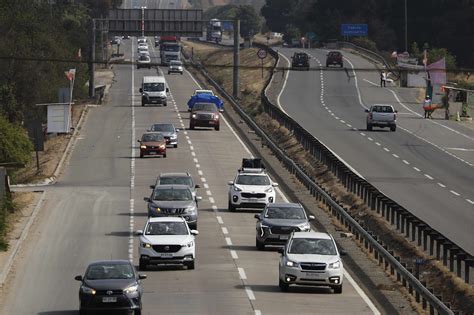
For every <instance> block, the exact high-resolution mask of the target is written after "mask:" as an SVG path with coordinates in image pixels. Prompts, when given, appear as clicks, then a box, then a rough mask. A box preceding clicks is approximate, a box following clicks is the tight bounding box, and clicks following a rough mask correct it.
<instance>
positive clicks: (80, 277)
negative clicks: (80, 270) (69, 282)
mask: <svg viewBox="0 0 474 315" xmlns="http://www.w3.org/2000/svg"><path fill="white" fill-rule="evenodd" d="M74 280H77V281H82V280H83V279H82V276H81V275H78V276H75V277H74Z"/></svg>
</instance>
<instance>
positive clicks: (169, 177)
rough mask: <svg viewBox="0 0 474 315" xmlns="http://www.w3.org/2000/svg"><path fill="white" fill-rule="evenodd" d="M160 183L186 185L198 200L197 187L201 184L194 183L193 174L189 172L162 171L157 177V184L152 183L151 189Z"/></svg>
mask: <svg viewBox="0 0 474 315" xmlns="http://www.w3.org/2000/svg"><path fill="white" fill-rule="evenodd" d="M158 185H186V186H188V187H189V189H191V192H192V194H193V197H194V199H195V200H196V202H197V199H196V197H197V192H196V189H197V188H201V186H199V185H197V184H194V181H193V178H192V176H191V174H189V173H188V172H186V173H184V172H183V173H177V172H176V173H160V175H159V176H158V178H157V179H156V182H155V185H151V186H150V188H151V189H155V187H156V186H158Z"/></svg>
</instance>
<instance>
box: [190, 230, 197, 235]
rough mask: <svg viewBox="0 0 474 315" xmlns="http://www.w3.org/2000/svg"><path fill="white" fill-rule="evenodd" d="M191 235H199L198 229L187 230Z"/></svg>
mask: <svg viewBox="0 0 474 315" xmlns="http://www.w3.org/2000/svg"><path fill="white" fill-rule="evenodd" d="M189 232H190V233H191V234H192V235H199V231H198V230H191V231H189Z"/></svg>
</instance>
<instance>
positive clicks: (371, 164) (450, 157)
mask: <svg viewBox="0 0 474 315" xmlns="http://www.w3.org/2000/svg"><path fill="white" fill-rule="evenodd" d="M298 50H301V49H298ZM279 51H280V53H281V55H282V56H284V57H283V61H287V62H288V61H289V60H290V58H291V56H292V55H293V52H294V51H296V49H289V48H281V49H279ZM306 52H308V53H309V54H310V56H311V57H312V58H311V67H319V66H321V65H323V66H325V61H326V53H327V51H326V50H320V49H309V50H308V49H306ZM343 54H344V56H345V59H344V67H346V68H347V69H348V70H349V71H348V73H349V76H348V75H346V72H345V71H338V70H339V69H335V70H334V71H330V70H327V71H326V70H323V71H320V70H313V71H309V72H308V71H290V73H289V75H288V80H287V82H286V86H285V88H284V90H283V91H282V92H281V93H280V94H281V95H279V102H280V106H281V108H282V109H283V110H284V111H286V112H287V113H288V114H289V115H290V116H291V117H293V118H294V119H295V120H296V121H298V122H299V123H300V124H301V125H302V126H303V127H304V128H305V129H307V130H308V131H309V132H311V133H312V134H313V135H314V136H315V137H317V138H318V139H319V140H321V141H322V142H323V143H324V144H326V145H327V146H328V147H329V148H330V149H331V150H332V151H333V152H334V153H335V154H336V155H338V156H339V157H341V159H343V160H344V161H345V162H346V164H348V165H350V167H352V169H354V170H355V171H356V172H357V173H359V174H360V175H361V176H362V177H364V178H365V179H367V180H368V181H369V182H371V183H372V184H373V185H375V186H376V187H377V188H378V189H380V190H381V191H382V192H383V193H385V194H386V195H388V196H389V197H390V198H392V199H394V200H395V201H396V202H398V203H399V204H401V205H403V206H404V207H405V208H406V209H408V210H409V211H410V212H412V213H413V214H415V215H416V216H418V217H419V218H421V219H422V220H424V221H425V222H427V223H428V224H430V225H431V226H432V227H433V228H435V229H436V230H438V231H439V232H441V233H443V234H444V235H445V236H446V237H448V238H449V239H451V240H452V241H453V242H455V243H456V244H458V245H459V246H461V247H462V248H463V249H464V250H466V251H468V252H469V253H470V254H474V243H473V242H472V234H471V232H470V231H471V229H472V226H474V186H473V185H472V183H474V169H473V168H474V131H473V130H472V129H468V128H465V127H463V126H461V125H459V124H457V123H456V122H453V121H444V120H426V119H423V118H422V117H423V116H422V114H421V112H422V109H421V105H420V104H413V102H414V100H413V98H410V97H409V96H410V95H409V94H410V93H409V92H407V89H401V88H395V87H388V86H387V88H381V87H380V86H379V85H378V84H379V73H378V72H377V71H357V72H356V73H355V75H354V72H353V71H352V69H353V68H361V69H374V66H373V64H371V63H370V62H368V61H367V60H366V59H364V58H362V57H360V56H356V55H354V54H350V53H348V52H345V51H344V52H343ZM285 58H286V59H285ZM282 65H284V66H286V65H287V64H286V63H285V62H284V63H283V64H282ZM371 104H391V105H393V106H394V107H395V109H397V110H398V114H397V124H398V129H397V131H396V132H390V131H388V129H377V128H375V129H374V131H372V132H369V131H367V130H366V126H365V118H366V113H365V112H364V109H365V107H369V106H370V105H371Z"/></svg>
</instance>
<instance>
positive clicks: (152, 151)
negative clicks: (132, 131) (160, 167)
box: [137, 132, 166, 158]
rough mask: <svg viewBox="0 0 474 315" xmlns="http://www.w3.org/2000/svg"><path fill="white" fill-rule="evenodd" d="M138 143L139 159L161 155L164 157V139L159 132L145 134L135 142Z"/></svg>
mask: <svg viewBox="0 0 474 315" xmlns="http://www.w3.org/2000/svg"><path fill="white" fill-rule="evenodd" d="M137 141H138V142H140V157H141V158H142V157H144V156H145V155H161V156H163V157H164V158H165V157H166V139H165V137H164V136H163V134H161V133H160V132H147V133H144V134H143V135H142V138H141V139H139V140H137Z"/></svg>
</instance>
